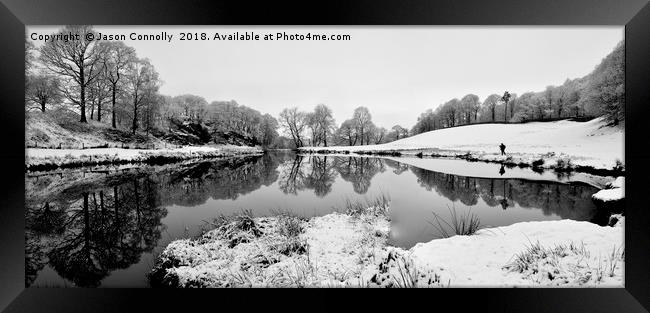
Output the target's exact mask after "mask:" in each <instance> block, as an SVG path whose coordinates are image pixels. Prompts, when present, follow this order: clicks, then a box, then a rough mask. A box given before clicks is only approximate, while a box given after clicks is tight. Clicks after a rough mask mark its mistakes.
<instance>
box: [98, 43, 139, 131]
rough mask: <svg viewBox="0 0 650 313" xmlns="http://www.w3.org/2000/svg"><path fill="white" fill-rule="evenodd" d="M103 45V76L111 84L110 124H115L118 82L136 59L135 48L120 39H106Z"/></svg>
mask: <svg viewBox="0 0 650 313" xmlns="http://www.w3.org/2000/svg"><path fill="white" fill-rule="evenodd" d="M101 45H103V49H102V50H103V51H104V54H103V58H102V61H103V62H104V77H105V78H106V80H107V81H109V82H110V85H111V104H112V112H111V115H112V118H111V125H112V126H113V128H116V125H115V111H116V110H115V103H116V95H117V93H118V84H119V83H120V81H121V79H122V77H123V76H124V75H125V73H126V70H127V68H128V66H129V65H130V64H132V63H134V62H135V61H136V54H135V49H133V48H131V47H129V46H127V45H126V44H124V43H123V42H121V41H107V42H102V43H101ZM97 115H98V119H97V120H98V121H100V122H101V107H99V108H98V114H97Z"/></svg>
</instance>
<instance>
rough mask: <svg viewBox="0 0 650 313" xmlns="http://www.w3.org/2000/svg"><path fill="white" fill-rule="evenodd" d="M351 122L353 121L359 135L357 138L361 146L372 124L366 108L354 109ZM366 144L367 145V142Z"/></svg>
mask: <svg viewBox="0 0 650 313" xmlns="http://www.w3.org/2000/svg"><path fill="white" fill-rule="evenodd" d="M352 120H353V121H354V124H355V127H356V129H357V132H358V133H359V138H361V145H362V146H363V142H364V141H363V140H364V139H365V138H366V137H367V135H368V130H369V128H370V125H371V124H372V116H371V115H370V111H368V108H366V107H358V108H356V109H354V114H353V115H352ZM366 144H368V141H367V140H366Z"/></svg>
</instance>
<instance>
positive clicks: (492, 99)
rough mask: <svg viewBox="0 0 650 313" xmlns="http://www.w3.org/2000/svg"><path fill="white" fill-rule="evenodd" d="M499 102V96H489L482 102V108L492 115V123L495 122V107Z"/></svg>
mask: <svg viewBox="0 0 650 313" xmlns="http://www.w3.org/2000/svg"><path fill="white" fill-rule="evenodd" d="M499 100H500V97H499V95H497V94H491V95H489V96H488V97H487V98H485V101H483V106H484V107H485V108H487V110H488V111H489V112H490V113H491V115H492V122H494V121H496V107H497V103H498V102H499Z"/></svg>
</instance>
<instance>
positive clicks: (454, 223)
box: [429, 207, 481, 238]
mask: <svg viewBox="0 0 650 313" xmlns="http://www.w3.org/2000/svg"><path fill="white" fill-rule="evenodd" d="M432 213H433V217H434V222H431V221H429V224H431V226H433V227H434V228H435V229H436V230H437V231H438V233H439V234H440V236H442V237H443V238H449V237H451V236H453V235H459V236H471V235H474V234H475V233H476V232H477V231H478V230H479V229H481V219H480V218H479V217H478V215H476V214H474V213H472V211H471V209H470V210H468V211H467V212H465V213H463V214H461V215H458V212H456V207H449V214H450V216H451V219H450V220H449V221H447V220H445V219H444V218H442V217H441V216H440V215H438V214H436V213H435V212H432ZM445 226H446V227H445ZM447 229H450V231H451V232H452V233H451V234H450V231H447Z"/></svg>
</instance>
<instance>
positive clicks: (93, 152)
mask: <svg viewBox="0 0 650 313" xmlns="http://www.w3.org/2000/svg"><path fill="white" fill-rule="evenodd" d="M263 153H264V151H263V150H262V149H261V148H260V147H247V146H232V145H221V146H185V147H182V148H175V149H122V148H98V149H85V150H80V149H37V148H27V149H26V150H25V172H32V171H48V170H53V169H58V168H75V167H85V166H98V165H124V164H136V163H146V164H156V165H160V164H166V163H174V162H179V161H184V160H200V159H210V158H225V157H236V156H246V155H261V154H263Z"/></svg>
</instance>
